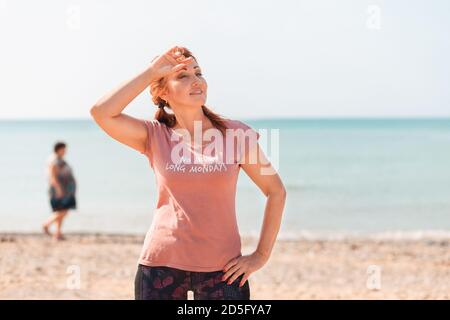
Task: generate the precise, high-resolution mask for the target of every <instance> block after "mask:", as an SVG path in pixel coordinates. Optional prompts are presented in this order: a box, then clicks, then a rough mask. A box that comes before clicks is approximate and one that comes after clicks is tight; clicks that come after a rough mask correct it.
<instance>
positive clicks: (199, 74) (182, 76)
mask: <svg viewBox="0 0 450 320" xmlns="http://www.w3.org/2000/svg"><path fill="white" fill-rule="evenodd" d="M197 76H200V77H201V76H203V74H201V73H197ZM184 77H186V75H181V76H180V79H181V78H184Z"/></svg>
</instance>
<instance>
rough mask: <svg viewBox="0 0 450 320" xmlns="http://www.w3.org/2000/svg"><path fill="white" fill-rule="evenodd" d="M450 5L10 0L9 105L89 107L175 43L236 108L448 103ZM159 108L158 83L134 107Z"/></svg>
mask: <svg viewBox="0 0 450 320" xmlns="http://www.w3.org/2000/svg"><path fill="white" fill-rule="evenodd" d="M449 16H450V2H448V1H445V0H442V1H436V0H431V1H424V0H423V1H411V0H410V1H407V0H395V1H375V0H372V1H364V0H353V1H350V0H340V1H336V0H314V1H313V0H311V1H298V0H284V1H283V0H281V1H275V0H274V1H267V0H258V1H256V0H255V1H237V0H227V1H218V0H196V1H193V0H191V1H179V0H171V1H149V0H142V1H137V0H127V1H116V0H109V1H107V0H101V1H100V0H95V1H94V0H85V1H76V0H73V1H65V0H42V1H32V0H27V1H25V0H0V41H1V50H0V119H12V118H26V119H41V118H45V119H49V118H57V119H58V118H90V115H89V109H90V107H91V106H92V105H93V104H94V103H95V102H96V101H97V100H99V99H100V98H101V97H102V96H103V95H104V94H107V93H108V92H109V91H111V90H112V89H114V88H115V87H117V86H118V85H119V84H121V83H123V82H124V81H127V80H129V79H131V78H132V77H134V76H135V75H137V74H138V73H140V72H142V71H143V70H144V69H145V68H147V66H148V65H149V64H150V61H151V60H152V59H153V58H154V57H155V56H156V55H158V54H160V53H162V52H164V51H166V50H167V49H168V48H170V47H172V46H174V45H180V46H185V47H187V48H189V49H190V50H191V51H192V52H193V54H194V55H195V56H196V58H197V59H198V63H199V64H200V66H201V67H202V71H203V75H204V77H205V79H206V81H207V82H208V93H207V101H206V105H207V106H209V107H210V108H211V109H213V110H214V111H216V112H218V113H219V114H222V115H225V116H226V117H235V118H247V119H249V118H250V119H252V118H254V119H257V118H273V117H276V118H291V117H300V118H302V117H448V116H450V93H449V88H450V61H449V59H448V57H450V48H449V47H450V41H449V40H448V32H449V30H450V19H449ZM155 111H156V106H155V105H153V103H152V101H151V97H150V93H149V91H148V90H145V91H144V92H142V93H141V94H140V95H139V96H138V97H137V98H136V99H135V100H134V101H133V102H131V103H130V104H129V105H128V106H127V107H126V108H125V110H124V112H125V113H127V114H130V115H133V116H137V117H146V118H152V117H153V115H154V112H155Z"/></svg>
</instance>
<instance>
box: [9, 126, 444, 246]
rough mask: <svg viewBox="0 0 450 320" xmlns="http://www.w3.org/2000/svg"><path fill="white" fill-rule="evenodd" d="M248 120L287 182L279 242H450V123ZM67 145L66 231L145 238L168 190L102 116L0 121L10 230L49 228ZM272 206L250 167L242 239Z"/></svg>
mask: <svg viewBox="0 0 450 320" xmlns="http://www.w3.org/2000/svg"><path fill="white" fill-rule="evenodd" d="M238 120H241V121H243V122H245V123H246V124H248V125H249V126H251V127H252V128H253V129H255V130H256V131H259V132H261V133H262V132H264V134H265V135H264V136H265V137H267V139H266V138H264V141H262V140H260V144H261V147H262V149H263V150H264V152H265V154H266V155H267V156H268V159H269V160H271V161H272V162H273V165H274V167H275V169H276V170H277V172H278V174H279V175H280V177H281V180H282V181H283V184H284V185H285V187H286V190H287V198H286V204H285V207H284V210H283V213H282V223H281V227H280V230H279V233H278V237H279V238H286V239H292V238H294V239H295V238H301V237H307V238H308V237H309V238H324V237H329V238H330V237H331V238H333V237H334V238H336V237H343V236H354V235H356V236H359V235H369V236H376V237H380V236H381V237H390V238H392V237H394V238H401V239H403V238H406V237H415V238H417V237H423V236H438V237H440V236H445V237H448V236H449V234H450V118H298V119H295V118H290V119H283V118H281V119H238ZM60 140H61V141H64V142H65V143H66V144H67V154H66V156H65V159H66V161H67V162H68V163H69V165H70V166H71V167H72V169H73V171H74V174H75V177H76V180H77V183H78V185H77V187H78V189H77V209H76V210H71V211H70V213H69V215H68V218H67V219H66V220H65V221H64V226H63V229H64V231H70V232H81V233H84V232H86V233H92V232H94V233H117V234H145V232H146V231H147V230H148V228H149V227H150V224H151V221H152V218H153V210H154V208H155V205H156V195H157V193H156V180H155V176H154V173H153V171H152V168H151V167H150V165H149V162H148V159H147V158H146V156H144V155H143V154H140V153H139V152H138V151H136V150H133V149H131V148H130V147H128V146H126V145H123V144H121V143H119V142H118V141H116V140H114V139H112V138H111V137H109V136H108V135H107V134H106V133H105V132H103V131H102V130H101V129H100V128H99V127H98V126H97V125H96V124H95V122H94V121H93V120H91V119H76V120H65V119H64V120H1V121H0V145H1V149H0V150H1V151H0V152H1V156H0V172H1V180H0V199H1V200H0V232H40V230H41V224H42V222H43V221H44V220H45V219H46V218H47V217H48V216H49V215H50V214H51V207H50V203H49V199H48V193H47V190H48V181H47V171H46V170H47V167H46V164H47V159H48V157H49V155H50V154H51V153H52V148H53V145H54V143H55V142H56V141H60ZM263 142H267V143H264V144H263ZM212 187H213V186H212ZM266 200H267V199H266V197H265V196H264V194H263V193H262V192H261V190H260V189H259V188H258V187H257V185H256V184H255V183H254V182H253V181H252V180H251V179H250V178H249V177H248V176H247V175H246V173H245V171H244V170H240V174H239V179H238V185H237V194H236V215H237V219H238V226H239V232H240V234H241V235H242V236H256V237H258V236H259V234H260V231H261V227H262V223H263V219H264V211H265V206H266Z"/></svg>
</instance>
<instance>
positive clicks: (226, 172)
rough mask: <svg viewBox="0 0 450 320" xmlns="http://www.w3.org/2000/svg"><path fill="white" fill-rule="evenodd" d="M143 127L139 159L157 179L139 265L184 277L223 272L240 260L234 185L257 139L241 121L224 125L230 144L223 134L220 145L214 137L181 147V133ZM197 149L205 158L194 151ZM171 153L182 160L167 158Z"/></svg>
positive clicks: (153, 124)
mask: <svg viewBox="0 0 450 320" xmlns="http://www.w3.org/2000/svg"><path fill="white" fill-rule="evenodd" d="M144 122H145V125H146V127H147V133H148V139H147V144H146V149H145V151H144V152H142V154H144V155H145V156H147V158H148V160H149V163H150V166H151V168H152V169H153V171H154V173H155V177H156V182H157V190H158V198H157V203H156V208H155V209H154V215H153V221H152V224H151V226H150V229H149V230H148V232H147V234H146V237H145V240H144V245H143V248H142V251H141V255H140V257H139V260H138V263H140V264H143V265H147V266H168V267H172V268H177V269H182V270H187V271H202V272H210V271H218V270H222V269H223V267H224V266H225V264H226V263H227V262H229V261H230V260H231V259H233V258H235V257H238V256H241V255H242V253H241V239H240V235H239V230H238V225H237V219H236V212H235V195H236V183H237V179H238V174H239V169H240V163H241V159H242V153H243V152H244V151H246V152H249V151H248V150H249V149H251V148H252V147H254V146H255V145H256V143H257V141H256V140H257V139H259V133H258V132H257V131H255V130H254V129H253V128H251V127H250V126H248V125H246V124H245V123H243V122H241V121H238V120H230V119H227V120H226V126H227V128H228V129H231V130H227V132H231V133H232V134H234V136H232V138H230V135H229V134H228V133H227V134H226V135H223V136H222V137H221V138H218V139H217V141H218V144H215V141H216V140H215V137H213V138H205V140H203V141H200V142H197V141H194V139H193V138H192V141H189V140H188V141H185V142H183V139H182V135H181V134H179V132H180V131H177V130H174V129H172V128H169V127H168V126H166V125H165V124H163V123H160V122H159V121H157V120H144ZM236 129H242V130H236ZM205 132H207V131H205ZM216 132H217V130H216ZM200 133H201V129H200ZM204 134H205V133H204ZM171 137H172V140H174V138H173V137H179V138H180V139H179V141H172V140H171ZM206 140H208V141H206ZM220 141H221V142H222V145H221V146H220ZM186 142H188V143H186ZM232 142H233V143H232ZM192 144H194V146H192ZM200 144H202V145H203V146H204V147H203V154H204V155H206V156H204V157H202V152H201V151H196V150H195V149H194V147H195V148H197V147H198V146H199V145H200ZM183 146H184V149H183V151H182V150H181V148H182V147H183ZM214 146H216V148H214ZM242 146H244V147H243V148H244V149H241V147H242ZM207 148H209V149H207ZM174 149H175V150H178V151H179V152H176V154H178V155H179V156H180V157H174V155H173V154H171V153H172V151H173V150H174ZM213 149H214V151H213ZM243 150H244V151H243ZM183 152H184V153H183ZM188 159H190V163H189V160H188ZM230 159H231V160H230Z"/></svg>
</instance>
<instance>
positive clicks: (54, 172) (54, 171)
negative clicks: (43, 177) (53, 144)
mask: <svg viewBox="0 0 450 320" xmlns="http://www.w3.org/2000/svg"><path fill="white" fill-rule="evenodd" d="M57 177H58V167H57V166H56V165H55V164H50V185H51V186H52V187H53V188H55V191H56V197H57V198H60V197H62V196H63V195H64V192H63V189H62V187H61V185H60V183H59V182H58V178H57Z"/></svg>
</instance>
